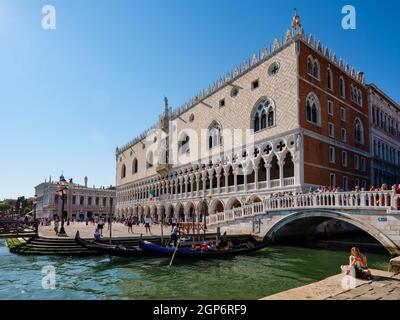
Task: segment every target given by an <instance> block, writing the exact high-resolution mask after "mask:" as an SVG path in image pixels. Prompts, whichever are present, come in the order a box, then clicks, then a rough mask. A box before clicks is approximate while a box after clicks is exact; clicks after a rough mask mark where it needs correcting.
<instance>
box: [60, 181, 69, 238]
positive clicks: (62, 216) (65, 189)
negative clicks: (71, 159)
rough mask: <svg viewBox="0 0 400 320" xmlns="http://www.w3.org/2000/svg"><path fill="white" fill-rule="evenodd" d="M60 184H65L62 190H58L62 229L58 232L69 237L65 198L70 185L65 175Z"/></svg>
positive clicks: (61, 235)
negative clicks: (66, 228)
mask: <svg viewBox="0 0 400 320" xmlns="http://www.w3.org/2000/svg"><path fill="white" fill-rule="evenodd" d="M60 184H61V185H62V186H63V187H62V188H61V190H59V191H58V195H59V196H61V229H60V232H59V233H58V236H59V237H67V233H66V232H65V229H64V220H65V218H64V205H65V198H66V196H67V191H68V186H67V181H66V180H65V179H64V176H61V178H60Z"/></svg>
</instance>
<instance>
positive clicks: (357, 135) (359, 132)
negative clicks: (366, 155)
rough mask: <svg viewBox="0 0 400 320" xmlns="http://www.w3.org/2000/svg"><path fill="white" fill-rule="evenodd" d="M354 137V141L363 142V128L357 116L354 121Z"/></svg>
mask: <svg viewBox="0 0 400 320" xmlns="http://www.w3.org/2000/svg"><path fill="white" fill-rule="evenodd" d="M354 139H355V141H356V142H358V143H361V144H364V129H363V125H362V123H361V121H360V119H358V118H357V119H356V120H355V121H354Z"/></svg>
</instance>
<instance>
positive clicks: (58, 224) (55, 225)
mask: <svg viewBox="0 0 400 320" xmlns="http://www.w3.org/2000/svg"><path fill="white" fill-rule="evenodd" d="M59 226H60V223H59V222H58V219H55V220H54V232H55V233H56V236H58V228H59Z"/></svg>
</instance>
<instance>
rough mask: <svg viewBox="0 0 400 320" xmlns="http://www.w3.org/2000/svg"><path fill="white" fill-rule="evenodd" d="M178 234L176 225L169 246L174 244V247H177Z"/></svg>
mask: <svg viewBox="0 0 400 320" xmlns="http://www.w3.org/2000/svg"><path fill="white" fill-rule="evenodd" d="M178 232H179V229H178V226H177V225H174V226H173V227H172V231H171V237H170V238H169V241H168V246H169V245H170V244H171V242H173V243H174V247H176V243H177V241H178Z"/></svg>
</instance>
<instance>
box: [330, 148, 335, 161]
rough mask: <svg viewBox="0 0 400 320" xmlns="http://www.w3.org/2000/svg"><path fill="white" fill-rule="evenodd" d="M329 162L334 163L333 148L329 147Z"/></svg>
mask: <svg viewBox="0 0 400 320" xmlns="http://www.w3.org/2000/svg"><path fill="white" fill-rule="evenodd" d="M329 162H330V163H335V148H334V147H329Z"/></svg>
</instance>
